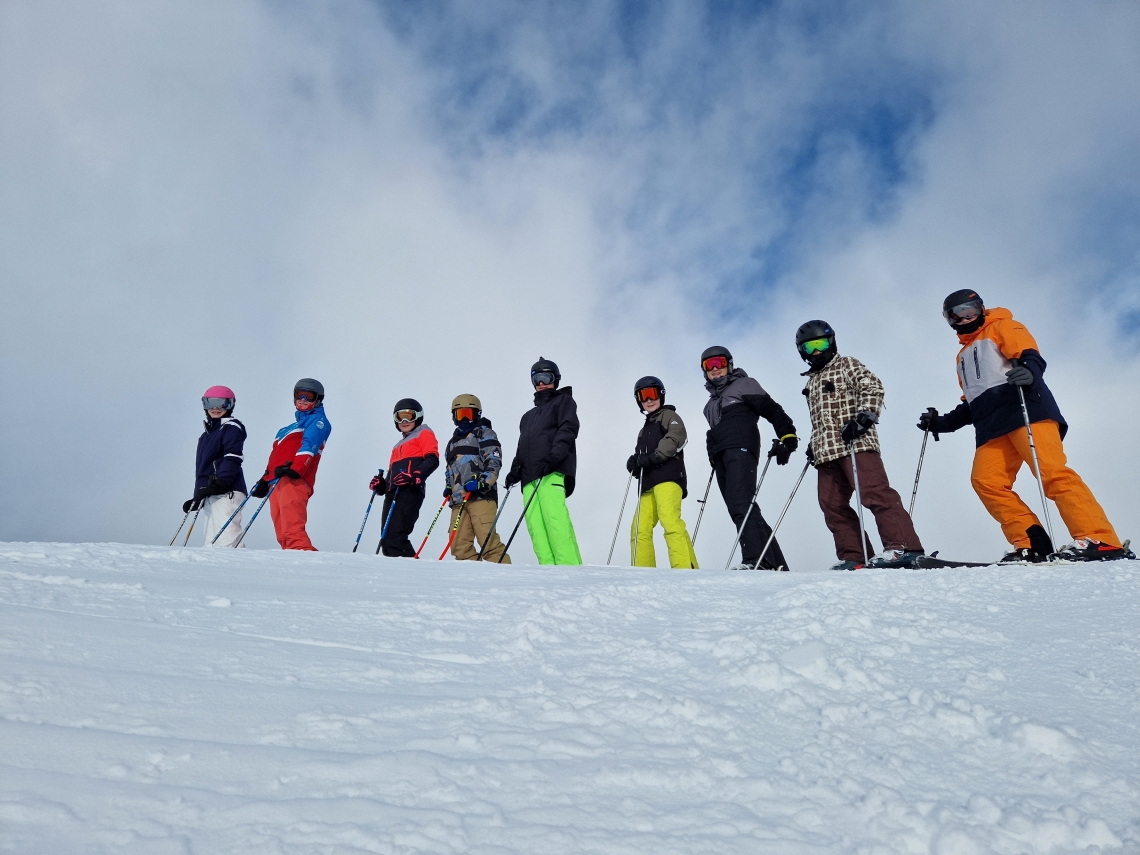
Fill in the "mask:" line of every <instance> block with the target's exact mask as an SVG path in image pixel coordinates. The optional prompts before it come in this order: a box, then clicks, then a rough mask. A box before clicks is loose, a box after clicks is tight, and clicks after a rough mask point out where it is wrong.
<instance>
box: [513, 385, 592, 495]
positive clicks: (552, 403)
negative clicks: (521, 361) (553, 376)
mask: <svg viewBox="0 0 1140 855" xmlns="http://www.w3.org/2000/svg"><path fill="white" fill-rule="evenodd" d="M571 392H572V390H571V387H570V386H567V387H566V388H565V389H546V390H544V391H542V392H535V393H534V409H533V410H528V411H527V412H526V413H524V414H523V417H522V420H521V421H520V422H519V448H518V451H517V452H515V459H514V461H513V462H512V463H511V475H512V476H513V477H512V479H511V480H512V481H513V480H514V479H515V478H517V479H518V480H519V481H521V482H522V483H523V484H529V483H530V482H532V481H536V480H538V479H539V478H541V477H542V476H543V474H545V473H549V472H561V473H562V474H563V475H565V476H566V495H567V496H569V495H570V494H571V493H573V492H574V473H575V472H576V471H577V468H578V453H577V450H576V448H575V440H576V439H577V438H578V405H577V404H576V403H575V402H574V397H573V395H572V394H571Z"/></svg>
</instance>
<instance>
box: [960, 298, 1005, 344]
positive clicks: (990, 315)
mask: <svg viewBox="0 0 1140 855" xmlns="http://www.w3.org/2000/svg"><path fill="white" fill-rule="evenodd" d="M1011 320H1013V312H1011V311H1010V310H1009V309H1002V308H999V307H997V306H995V307H994V308H992V309H986V322H985V323H984V324H982V325H981V326H980V327H978V328H977V329H976V330H974V331H973V332H971V333H966V334H965V335H961V334H959V335H958V343H959V344H961V345H963V346H964V345H967V344H969V343H970V342H972V341H973V340H974V339H976V338H977V337H978V336H980V335H981V334H982V331H983V330H985V328H986V327H988V326H989V325H990V324H993V323H997V322H998V321H1011Z"/></svg>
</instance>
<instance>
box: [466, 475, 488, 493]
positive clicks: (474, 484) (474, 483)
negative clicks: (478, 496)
mask: <svg viewBox="0 0 1140 855" xmlns="http://www.w3.org/2000/svg"><path fill="white" fill-rule="evenodd" d="M484 486H485V485H484V484H482V483H480V481H479V479H478V478H472V479H471V480H469V481H468V482H467V483H466V484H464V485H463V491H464V492H465V493H478V492H479V490H481V489H482V488H483V487H484Z"/></svg>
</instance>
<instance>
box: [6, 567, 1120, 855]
mask: <svg viewBox="0 0 1140 855" xmlns="http://www.w3.org/2000/svg"><path fill="white" fill-rule="evenodd" d="M1138 583H1140V570H1137V569H1136V562H1116V563H1110V564H1101V565H1093V566H1081V567H1077V568H1072V567H1066V568H1046V569H1040V568H1023V567H1017V568H1000V569H999V568H984V569H977V570H923V571H897V570H896V571H890V570H882V571H860V572H857V573H846V574H841V575H840V574H833V573H826V572H815V573H810V572H805V573H788V574H774V573H765V572H760V573H723V572H716V571H713V572H708V571H700V572H695V573H686V572H674V571H669V570H656V571H654V570H645V569H640V570H632V569H629V568H599V567H586V568H557V567H555V568H538V567H526V566H512V567H489V566H486V565H472V564H466V565H459V564H456V563H454V562H447V563H443V564H440V563H437V562H423V561H420V562H412V561H410V560H407V559H381V558H375V557H372V556H363V555H347V554H332V553H325V554H296V553H280V552H268V551H266V552H259V551H252V550H251V551H249V552H247V553H245V554H234V553H233V552H226V551H221V550H217V551H213V550H205V549H166V548H154V547H141V546H128V545H113V544H112V545H91V544H87V545H73V544H0V615H2V621H0V656H2V662H3V666H2V669H0V735H2V739H0V742H2V744H3V746H4V749H3V754H2V762H0V852H18V853H74V854H75V855H78V853H102V852H114V853H148V855H149V853H231V852H232V853H247V855H253V853H420V852H430V853H481V855H482V854H485V855H509V853H528V855H533V853H594V852H597V853H602V852H604V853H630V855H634V853H636V855H644V853H654V855H658V853H769V852H770V853H793V855H795V854H796V853H813V855H814V853H857V855H887V853H932V855H981V853H1010V855H1017V854H1018V853H1051V855H1057V853H1069V852H1083V853H1097V852H1125V853H1137V852H1140V739H1138V724H1137V722H1140V668H1138V664H1140V663H1138V656H1137V654H1138V652H1140V640H1138V639H1137V628H1138V627H1140V591H1138Z"/></svg>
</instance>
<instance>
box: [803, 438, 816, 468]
mask: <svg viewBox="0 0 1140 855" xmlns="http://www.w3.org/2000/svg"><path fill="white" fill-rule="evenodd" d="M804 455H805V456H806V457H807V462H808V463H810V464H811V465H812V466H815V452H814V451H812V450H811V444H810V443H809V444H808V447H807V448H805V449H804Z"/></svg>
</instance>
